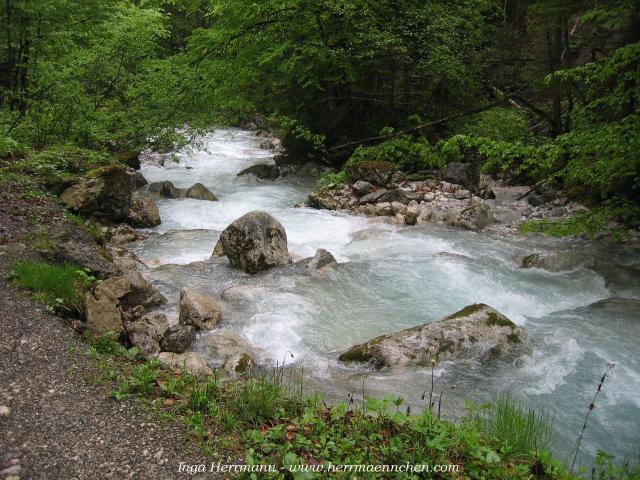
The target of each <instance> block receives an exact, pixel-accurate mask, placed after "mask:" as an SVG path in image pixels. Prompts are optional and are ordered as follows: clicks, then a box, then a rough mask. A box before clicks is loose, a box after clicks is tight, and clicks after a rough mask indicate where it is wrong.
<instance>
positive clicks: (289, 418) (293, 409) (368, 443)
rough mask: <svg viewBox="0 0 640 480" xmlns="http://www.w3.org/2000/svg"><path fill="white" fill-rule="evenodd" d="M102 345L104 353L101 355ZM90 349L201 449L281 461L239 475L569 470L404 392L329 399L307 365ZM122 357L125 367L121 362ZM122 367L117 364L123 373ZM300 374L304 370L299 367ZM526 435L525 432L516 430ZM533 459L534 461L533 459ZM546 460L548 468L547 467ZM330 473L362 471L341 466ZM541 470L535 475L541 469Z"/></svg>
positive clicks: (112, 346) (122, 388) (123, 395)
mask: <svg viewBox="0 0 640 480" xmlns="http://www.w3.org/2000/svg"><path fill="white" fill-rule="evenodd" d="M100 352H105V353H104V354H101V353H100ZM91 356H93V357H94V358H96V359H98V360H99V359H100V358H103V359H105V363H107V362H108V365H109V367H108V368H106V369H107V370H108V372H109V381H111V382H112V384H114V385H115V386H116V389H115V390H112V392H111V396H112V397H114V398H115V399H117V400H121V401H131V400H132V399H134V398H135V399H137V400H138V401H139V402H142V404H143V405H148V406H149V407H150V408H152V409H153V410H155V411H157V412H158V413H159V414H160V416H161V417H162V418H165V419H172V420H174V421H175V420H178V421H181V422H182V423H184V424H185V425H187V426H188V428H189V430H190V431H191V432H192V435H193V438H194V439H195V440H196V441H197V442H198V443H199V444H200V445H201V447H202V449H203V452H205V454H206V455H210V456H212V457H215V458H225V457H228V456H231V457H232V458H238V457H240V458H244V461H245V462H246V463H247V465H258V464H260V465H264V464H274V465H276V466H277V468H278V471H277V472H275V473H264V472H262V473H260V474H259V475H258V477H252V476H251V474H250V473H247V472H244V473H241V474H240V476H239V478H277V479H289V478H318V479H320V478H328V477H327V475H328V474H327V473H326V472H325V473H324V474H323V473H309V472H307V473H306V474H305V475H304V476H300V474H292V472H291V471H289V469H290V468H291V466H292V465H296V464H313V463H316V464H318V463H319V464H324V465H325V467H326V466H328V465H329V462H331V463H333V464H349V465H356V464H357V465H362V464H365V465H366V464H372V465H386V464H388V465H404V464H406V463H409V464H429V465H432V466H433V465H436V464H438V465H457V466H459V467H457V468H459V470H458V472H457V473H455V472H448V473H438V474H436V473H434V472H431V473H426V472H422V473H420V474H416V475H415V476H413V477H412V476H411V475H407V474H398V473H395V474H393V473H389V474H386V475H381V474H380V473H371V472H359V473H358V474H357V478H372V479H373V478H472V479H481V478H482V479H486V480H490V479H495V480H498V479H499V480H503V479H513V480H517V479H522V480H529V479H530V478H531V475H532V472H533V471H534V470H535V469H536V468H537V469H538V470H536V471H538V472H540V471H543V472H544V478H546V479H547V480H552V479H570V478H575V477H571V476H570V475H569V474H568V473H567V471H566V469H565V468H564V467H563V466H562V465H561V464H560V463H558V462H557V461H555V460H553V459H552V458H551V456H550V455H548V454H544V453H541V454H540V455H538V453H536V452H535V451H527V452H526V453H519V452H518V453H516V450H520V449H518V448H516V447H514V446H511V445H510V444H509V443H508V441H507V442H505V441H503V440H501V439H497V438H494V437H493V436H489V435H485V434H483V433H481V430H480V429H479V428H478V425H477V422H476V421H475V420H474V419H472V418H471V417H469V418H467V419H465V420H463V421H462V422H459V423H451V422H447V421H444V420H440V419H439V418H437V416H436V415H434V414H433V412H432V411H431V410H429V409H425V411H424V412H423V413H419V414H415V415H414V414H411V413H410V412H409V411H408V410H407V411H405V408H404V407H403V401H402V399H400V398H388V399H384V400H378V399H374V398H368V399H366V402H365V403H366V406H365V407H358V406H356V404H355V402H354V400H353V399H351V400H350V401H349V402H347V403H340V404H337V405H331V406H329V405H327V404H326V403H325V402H324V401H323V399H322V397H320V396H309V395H306V394H304V393H303V389H302V384H301V380H300V378H301V377H302V375H301V372H298V371H296V370H295V369H284V368H282V367H278V368H275V369H273V370H272V371H269V372H266V373H263V374H260V375H257V376H255V375H254V376H247V377H245V378H241V379H239V380H230V379H225V378H223V377H219V376H217V375H214V376H210V377H207V378H196V377H194V376H192V375H190V374H188V373H187V372H184V371H176V370H171V369H168V368H166V367H164V366H162V365H159V364H158V363H157V362H155V361H154V360H150V361H142V360H140V359H139V357H136V356H135V355H132V354H131V352H128V351H126V350H125V349H124V348H122V347H118V346H117V344H116V343H115V342H114V341H113V340H112V339H110V340H108V341H101V340H97V341H96V340H94V341H93V347H92V348H91ZM114 358H117V359H118V360H117V362H118V365H119V367H118V368H117V369H116V368H115V367H114ZM115 372H117V373H115ZM299 373H300V374H299ZM515 439H516V440H518V439H517V438H515ZM534 466H535V467H534ZM540 469H542V470H540ZM330 477H331V478H344V479H350V478H355V477H354V472H342V473H338V472H333V473H332V474H331V475H330ZM534 478H535V477H534Z"/></svg>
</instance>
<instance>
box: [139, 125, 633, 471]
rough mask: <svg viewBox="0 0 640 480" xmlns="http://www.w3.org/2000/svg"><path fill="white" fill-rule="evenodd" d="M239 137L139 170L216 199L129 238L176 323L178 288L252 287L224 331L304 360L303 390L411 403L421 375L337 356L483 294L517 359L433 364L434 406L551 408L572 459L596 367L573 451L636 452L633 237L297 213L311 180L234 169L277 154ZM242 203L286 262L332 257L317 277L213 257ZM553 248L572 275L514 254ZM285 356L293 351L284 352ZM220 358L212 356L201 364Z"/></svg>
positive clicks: (560, 445)
mask: <svg viewBox="0 0 640 480" xmlns="http://www.w3.org/2000/svg"><path fill="white" fill-rule="evenodd" d="M259 144H260V140H259V139H258V138H256V137H255V136H254V134H253V133H251V132H248V131H243V130H234V129H230V130H216V131H215V132H212V133H210V134H209V135H207V136H205V137H204V138H203V139H202V146H201V147H199V148H198V149H196V150H190V151H186V150H185V151H181V152H177V153H176V159H177V160H178V161H177V162H166V164H165V166H164V167H159V166H157V165H153V164H143V166H142V173H143V174H144V176H145V177H146V178H147V180H148V181H149V182H156V181H161V180H170V181H172V182H173V183H174V184H175V185H176V186H178V187H189V186H191V185H192V184H194V183H195V182H201V183H203V184H204V185H205V186H206V187H208V188H209V189H210V190H211V191H212V192H214V193H215V194H216V195H217V196H218V197H219V199H220V201H219V202H207V201H199V200H192V199H161V200H158V206H159V208H160V214H161V217H162V225H160V226H159V227H157V228H156V229H153V230H152V231H151V233H152V235H150V236H149V238H148V239H147V240H144V241H141V242H138V243H136V244H133V245H132V246H131V248H132V250H133V251H134V252H135V253H136V254H137V255H138V256H139V257H140V258H141V259H142V260H143V261H145V262H146V263H147V264H148V265H149V266H150V267H151V268H150V269H148V270H146V271H145V272H144V275H145V276H146V277H147V278H149V279H150V280H152V281H153V282H154V283H155V284H156V285H157V286H158V287H159V288H160V289H161V290H162V291H163V293H165V294H166V295H167V297H168V298H169V300H170V302H169V305H168V306H167V309H166V310H167V313H168V314H169V316H170V317H171V319H172V320H173V321H176V319H177V308H176V303H177V300H178V291H179V289H180V288H181V287H182V286H191V287H196V288H200V289H203V290H206V291H210V292H213V293H216V294H220V293H221V292H222V291H223V290H224V289H225V288H228V287H230V286H232V285H238V284H247V283H248V284H251V285H253V286H254V287H255V288H253V289H252V290H251V292H252V294H251V298H250V299H249V300H245V301H238V302H236V303H235V304H229V303H227V304H225V313H224V318H223V324H224V326H225V327H226V328H231V329H233V330H235V331H237V332H238V333H240V334H241V335H242V336H243V337H244V338H245V339H247V340H248V341H249V342H250V344H251V345H252V346H253V347H254V348H255V349H256V352H257V353H256V355H257V356H258V359H259V360H260V361H261V362H262V363H269V362H275V361H276V360H277V361H279V362H282V360H283V359H284V358H287V357H288V358H287V363H291V364H297V365H303V366H304V371H305V372H306V374H307V385H308V388H309V389H311V390H313V389H317V390H320V391H323V392H326V394H327V397H328V398H329V399H330V400H332V401H335V400H346V398H347V395H348V394H349V393H355V394H356V395H357V396H361V395H362V389H363V385H364V389H365V391H366V394H367V395H375V396H384V395H393V396H394V397H396V396H402V397H403V398H404V399H405V401H406V402H407V404H408V405H412V406H414V407H416V408H419V406H420V404H421V403H422V402H421V399H420V397H421V395H422V392H423V391H424V390H425V389H426V388H428V387H429V385H430V377H431V371H430V369H428V368H415V367H414V368H405V369H402V370H394V371H381V372H375V371H371V370H367V369H365V368H362V367H354V366H344V365H341V364H339V363H338V362H337V357H338V354H339V352H340V351H342V350H344V349H345V348H347V347H349V346H351V345H353V344H355V343H358V342H361V341H364V340H367V339H370V338H372V337H374V336H377V335H380V334H382V333H386V332H389V331H395V330H399V329H403V328H406V327H410V326H414V325H418V324H421V323H424V322H426V321H433V320H438V319H440V318H442V317H443V316H445V315H447V314H450V313H453V312H455V311H457V310H459V309H460V308H462V307H465V306H467V305H469V304H472V303H486V304H489V305H491V306H493V307H494V308H496V309H497V310H499V311H500V312H502V313H504V314H505V315H507V316H508V317H509V318H510V319H512V320H513V321H514V322H516V323H517V324H519V325H522V326H523V327H524V328H525V329H526V331H527V332H528V336H527V340H526V342H525V346H524V349H523V353H522V355H520V356H519V357H518V358H517V359H515V360H513V359H512V360H509V361H504V362H497V363H495V364H494V365H491V366H490V367H480V366H479V365H477V364H474V363H469V362H467V363H457V364H452V363H443V364H440V365H438V366H437V368H436V371H435V376H436V380H435V382H436V391H437V392H439V391H444V394H443V400H442V403H443V411H444V412H445V413H446V414H447V415H448V416H449V417H450V418H456V417H457V416H459V415H460V414H461V413H460V412H462V411H463V409H464V401H465V400H467V399H469V400H473V401H475V402H478V403H481V402H485V401H490V400H491V399H492V398H494V397H495V395H496V394H497V393H498V392H501V391H505V390H506V391H509V392H511V393H512V394H513V395H515V396H516V397H518V398H521V399H523V401H526V402H527V403H529V404H533V405H542V406H544V407H546V408H548V409H549V410H551V411H553V412H555V418H554V426H555V428H556V431H557V436H556V439H555V445H556V453H557V454H558V455H559V456H560V458H561V459H566V458H568V456H569V454H570V452H571V451H572V447H573V445H574V442H575V440H576V438H577V436H578V434H579V431H580V428H581V426H582V421H583V418H584V414H585V413H586V409H587V406H588V405H589V403H590V402H591V398H592V397H593V394H594V393H595V390H596V386H597V384H598V382H599V379H600V377H601V375H602V373H603V372H604V370H605V368H606V366H607V363H609V362H613V363H616V367H615V374H614V375H613V376H612V377H611V378H609V379H608V380H607V382H606V383H605V386H604V389H603V392H602V393H601V394H600V397H599V399H598V402H597V408H596V410H595V411H594V412H593V414H592V416H591V419H590V423H589V425H588V427H587V431H586V433H585V437H584V440H583V444H582V457H583V461H584V463H588V462H589V461H590V458H589V457H590V456H592V455H593V453H594V452H595V451H596V450H597V449H603V450H606V451H608V452H610V453H613V454H616V455H617V456H619V457H622V456H624V455H625V454H633V452H634V448H637V447H638V446H639V445H640V315H639V313H638V312H639V311H640V255H638V251H637V250H634V249H633V247H631V246H629V245H626V246H625V245H616V244H605V243H603V242H599V243H596V242H586V241H575V240H574V241H570V240H558V239H552V238H543V237H518V236H510V237H504V236H499V235H497V234H482V233H481V234H477V233H473V232H467V231H463V230H454V229H451V228H448V227H445V226H439V225H433V224H429V225H421V226H414V227H405V226H402V227H400V226H395V225H390V224H386V223H379V222H372V221H370V220H369V219H367V218H363V217H357V216H353V215H347V214H341V213H336V212H330V211H323V210H313V209H307V208H294V205H295V204H297V203H299V202H302V201H304V200H305V199H306V197H307V195H308V194H309V193H310V192H311V191H312V190H313V187H314V179H309V178H307V179H304V178H294V177H286V178H280V179H278V180H275V181H266V180H264V181H262V180H258V179H256V178H255V177H253V176H251V175H250V176H242V177H238V176H237V173H238V172H239V171H240V170H242V169H244V168H246V167H248V166H250V165H253V164H256V163H264V162H268V161H271V158H272V156H273V152H271V151H268V150H263V149H260V148H259ZM252 210H265V211H267V212H269V213H271V214H272V215H273V216H275V217H276V218H277V219H278V220H280V222H282V224H283V225H284V227H285V229H286V232H287V236H288V240H289V250H290V253H291V254H292V256H293V257H294V260H297V259H302V258H304V257H308V256H312V255H313V254H314V253H315V251H316V249H318V248H325V249H327V250H329V251H330V252H331V253H333V255H334V256H335V257H336V259H337V260H338V262H339V265H338V266H337V267H335V268H334V269H332V270H331V271H329V272H327V273H326V274H324V275H313V276H310V275H303V274H297V273H295V270H293V269H289V268H284V269H276V270H273V271H271V272H268V273H266V274H261V275H258V276H256V277H254V278H249V277H248V276H247V275H245V274H243V273H239V272H237V271H234V270H233V269H231V268H230V267H229V266H228V265H225V264H221V263H220V262H217V263H211V262H207V261H206V260H208V259H209V257H210V256H211V253H212V251H213V247H214V245H215V243H216V241H217V239H218V236H219V234H220V232H221V231H222V230H223V229H224V228H225V227H226V226H227V225H228V224H229V223H231V222H232V221H233V220H235V219H236V218H238V217H240V216H241V215H243V214H244V213H247V212H249V211H252ZM558 250H559V251H563V252H566V254H567V255H572V256H575V258H576V262H575V264H576V267H575V268H574V269H572V270H571V271H565V272H560V273H550V272H547V271H544V270H540V269H528V270H523V269H519V268H518V265H517V263H516V262H515V260H514V257H515V256H516V255H518V254H526V253H534V252H547V251H558ZM287 352H291V353H292V354H293V358H291V357H290V356H289V355H288V353H287ZM212 361H213V362H215V359H212Z"/></svg>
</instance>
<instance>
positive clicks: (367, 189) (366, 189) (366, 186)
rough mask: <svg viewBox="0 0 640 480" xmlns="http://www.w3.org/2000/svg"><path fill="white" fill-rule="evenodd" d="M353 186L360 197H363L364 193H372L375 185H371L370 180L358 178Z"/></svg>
mask: <svg viewBox="0 0 640 480" xmlns="http://www.w3.org/2000/svg"><path fill="white" fill-rule="evenodd" d="M351 188H353V191H354V192H355V194H356V195H357V196H358V197H362V196H364V195H367V194H369V193H371V192H372V191H373V189H374V188H375V187H374V186H373V185H371V184H370V183H369V182H365V181H363V180H358V181H357V182H356V183H354V184H353V185H352V186H351Z"/></svg>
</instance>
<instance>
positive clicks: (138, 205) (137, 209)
mask: <svg viewBox="0 0 640 480" xmlns="http://www.w3.org/2000/svg"><path fill="white" fill-rule="evenodd" d="M127 220H128V222H129V223H130V224H131V225H133V226H134V227H138V228H152V227H157V226H158V225H160V210H158V206H157V205H156V203H155V202H154V201H153V200H151V199H150V198H137V199H135V200H134V201H133V204H132V205H131V208H130V209H129V214H128V219H127Z"/></svg>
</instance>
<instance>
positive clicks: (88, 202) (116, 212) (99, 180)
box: [60, 164, 135, 222]
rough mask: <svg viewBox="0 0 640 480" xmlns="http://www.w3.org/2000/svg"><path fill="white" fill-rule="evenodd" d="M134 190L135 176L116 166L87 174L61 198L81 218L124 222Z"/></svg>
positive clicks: (130, 170) (127, 170) (125, 168)
mask: <svg viewBox="0 0 640 480" xmlns="http://www.w3.org/2000/svg"><path fill="white" fill-rule="evenodd" d="M134 190H135V172H134V171H133V170H132V169H130V168H127V167H124V166H122V165H117V164H116V165H110V166H107V167H102V168H99V169H96V170H94V171H92V172H90V173H89V174H88V175H87V176H86V177H85V178H84V179H83V180H82V181H80V182H79V183H77V184H76V185H74V186H72V187H70V188H67V189H66V190H65V191H64V192H62V194H61V195H60V198H61V200H62V201H63V202H64V203H65V205H66V206H67V207H68V208H69V209H70V210H71V211H73V212H75V213H79V214H80V215H82V216H85V217H94V218H97V219H101V220H107V221H110V222H119V221H122V220H125V219H126V218H127V214H128V212H129V209H130V208H131V204H132V201H133V199H132V195H133V191H134Z"/></svg>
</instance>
